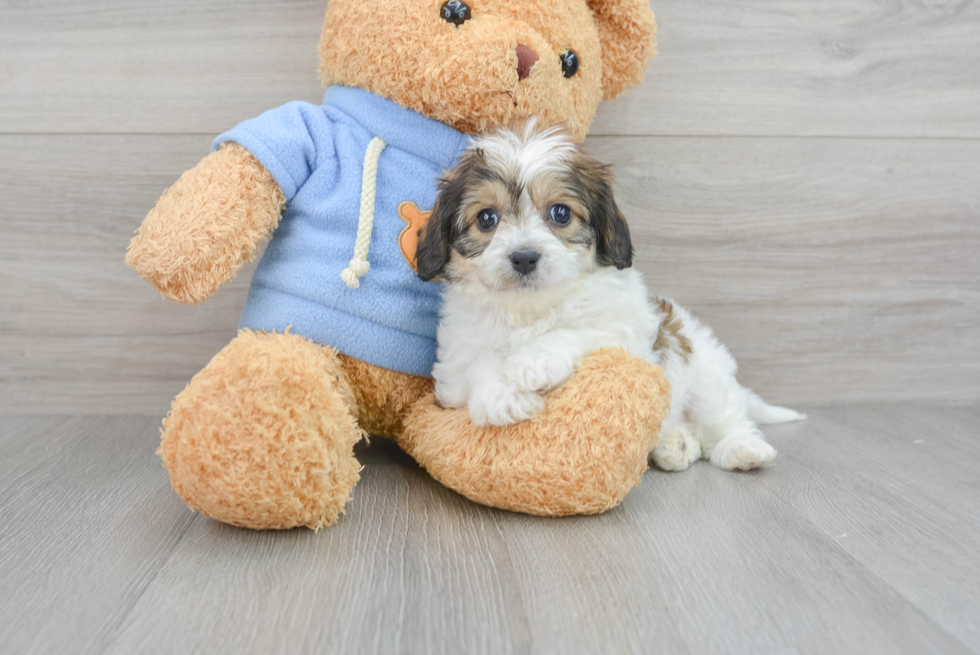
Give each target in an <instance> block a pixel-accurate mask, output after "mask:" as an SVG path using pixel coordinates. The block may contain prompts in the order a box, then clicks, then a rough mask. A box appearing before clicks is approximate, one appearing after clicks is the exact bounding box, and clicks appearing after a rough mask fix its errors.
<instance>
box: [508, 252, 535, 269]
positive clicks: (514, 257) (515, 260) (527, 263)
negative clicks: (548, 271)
mask: <svg viewBox="0 0 980 655" xmlns="http://www.w3.org/2000/svg"><path fill="white" fill-rule="evenodd" d="M539 259H541V253H539V252H534V251H533V250H521V251H518V252H513V253H511V254H510V263H511V265H513V267H514V270H515V271H517V272H518V273H520V274H521V275H530V274H531V272H532V271H534V269H535V267H537V265H538V260H539Z"/></svg>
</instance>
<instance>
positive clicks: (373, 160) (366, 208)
mask: <svg viewBox="0 0 980 655" xmlns="http://www.w3.org/2000/svg"><path fill="white" fill-rule="evenodd" d="M385 145H387V144H385V142H384V141H383V140H382V139H381V137H377V136H376V137H374V138H373V139H371V143H369V144H368V147H367V152H365V153H364V172H363V173H362V174H361V211H360V214H359V215H358V217H357V240H356V241H355V242H354V256H353V257H352V258H351V260H350V263H349V264H348V265H347V268H345V269H344V270H343V271H341V272H340V278H341V279H342V280H343V281H344V284H346V285H347V286H348V287H350V288H351V289H356V288H358V287H359V286H361V281H360V280H359V279H358V278H362V277H364V276H365V275H367V274H368V271H370V270H371V264H370V263H369V262H368V260H367V256H368V246H370V245H371V230H372V229H374V198H375V193H376V191H377V183H378V160H379V159H380V158H381V151H382V150H384V149H385Z"/></svg>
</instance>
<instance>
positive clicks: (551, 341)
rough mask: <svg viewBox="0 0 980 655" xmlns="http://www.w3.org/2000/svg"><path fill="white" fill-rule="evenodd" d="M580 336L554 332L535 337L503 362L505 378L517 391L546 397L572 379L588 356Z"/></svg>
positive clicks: (566, 331)
mask: <svg viewBox="0 0 980 655" xmlns="http://www.w3.org/2000/svg"><path fill="white" fill-rule="evenodd" d="M584 343H585V340H584V339H583V338H582V334H581V333H578V332H572V331H570V330H556V331H554V332H550V333H548V334H547V335H544V336H542V337H538V338H537V339H534V340H532V341H530V342H528V343H527V344H525V345H524V346H522V347H521V348H520V349H519V350H517V352H515V353H514V354H512V355H511V356H510V357H508V358H507V359H506V360H505V361H504V365H503V374H504V377H505V378H506V379H507V380H508V381H509V382H510V383H511V384H513V385H514V386H515V387H517V388H518V389H522V390H524V391H536V392H538V393H545V392H548V391H551V390H552V389H554V388H555V387H557V386H558V385H560V384H562V383H563V382H564V381H565V380H567V379H568V378H570V377H571V376H572V373H574V372H575V368H576V367H577V366H578V365H579V364H581V363H582V358H583V357H584V356H585V355H586V354H587V353H586V352H585V348H584Z"/></svg>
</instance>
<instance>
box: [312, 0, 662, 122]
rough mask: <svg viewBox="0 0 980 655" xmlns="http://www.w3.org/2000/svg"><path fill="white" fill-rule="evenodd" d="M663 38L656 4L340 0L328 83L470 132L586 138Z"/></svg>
mask: <svg viewBox="0 0 980 655" xmlns="http://www.w3.org/2000/svg"><path fill="white" fill-rule="evenodd" d="M655 40H656V24H655V23H654V19H653V13H652V12H651V11H650V7H649V5H648V2H647V0H330V1H329V5H328V7H327V15H326V20H325V22H324V28H323V36H322V38H321V40H320V74H321V77H322V78H323V82H324V84H343V85H346V86H354V87H358V88H361V89H365V90H368V91H371V92H373V93H376V94H378V95H381V96H384V97H386V98H389V99H391V100H394V101H395V102H397V103H398V104H400V105H402V106H404V107H408V108H410V109H414V110H415V111H418V112H419V113H421V114H424V115H426V116H428V117H430V118H434V119H436V120H439V121H442V122H444V123H447V124H449V125H451V126H453V127H455V128H456V129H459V130H461V131H464V132H469V133H477V132H481V131H483V130H486V129H487V128H491V127H496V126H500V125H505V124H507V123H510V122H511V121H513V120H515V119H520V118H524V117H527V116H530V115H531V114H537V115H538V116H540V117H541V118H542V120H543V121H545V122H549V123H557V122H564V123H567V124H568V125H570V126H571V129H572V131H573V132H574V133H575V134H576V135H577V136H578V137H584V136H585V133H586V131H587V130H588V128H589V125H590V124H591V123H592V119H593V117H594V116H595V111H596V106H597V105H598V104H599V101H600V100H608V99H611V98H615V97H616V96H618V95H619V94H621V93H622V92H623V91H625V90H626V89H628V88H630V87H632V86H635V85H636V84H639V82H640V79H641V77H642V75H643V70H644V69H645V68H646V64H647V62H648V61H649V59H650V58H651V57H652V56H653V54H654V52H655V48H656V43H655Z"/></svg>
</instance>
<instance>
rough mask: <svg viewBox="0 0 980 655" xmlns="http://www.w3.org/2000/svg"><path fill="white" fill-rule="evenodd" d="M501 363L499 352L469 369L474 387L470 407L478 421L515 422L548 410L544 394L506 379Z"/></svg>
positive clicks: (474, 419) (480, 422)
mask: <svg viewBox="0 0 980 655" xmlns="http://www.w3.org/2000/svg"><path fill="white" fill-rule="evenodd" d="M501 365H502V360H501V358H500V357H499V356H497V355H487V356H485V357H482V358H480V359H479V360H478V361H477V362H476V363H474V364H473V366H471V367H470V369H469V372H468V374H469V378H470V383H471V387H470V389H471V390H470V398H469V402H468V403H467V407H468V408H469V411H470V420H471V421H473V423H474V424H476V425H511V424H513V423H519V422H520V421H526V420H527V419H529V418H531V417H532V416H534V415H535V414H538V413H540V412H543V411H544V398H543V397H541V395H540V394H538V393H537V392H535V391H528V390H524V389H518V388H517V387H516V386H514V385H513V384H511V383H509V382H508V381H507V380H505V379H504V377H503V375H502V374H501Z"/></svg>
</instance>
